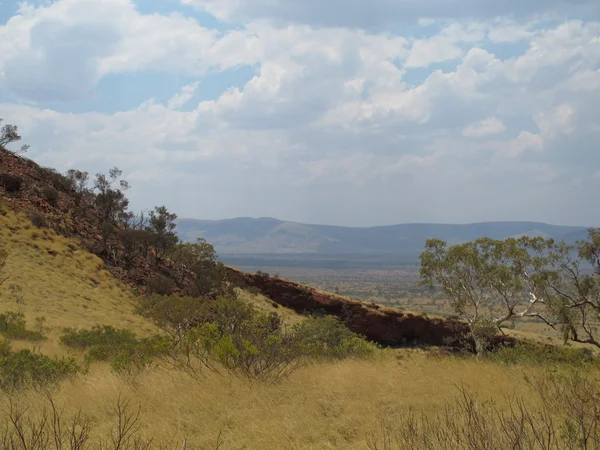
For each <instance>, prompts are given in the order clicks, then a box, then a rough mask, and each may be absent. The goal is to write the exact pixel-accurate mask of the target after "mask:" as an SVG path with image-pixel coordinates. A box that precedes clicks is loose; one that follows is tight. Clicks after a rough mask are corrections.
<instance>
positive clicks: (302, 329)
mask: <svg viewBox="0 0 600 450" xmlns="http://www.w3.org/2000/svg"><path fill="white" fill-rule="evenodd" d="M293 330H294V334H295V339H296V341H297V344H296V345H298V346H299V348H300V351H301V353H302V354H304V355H306V356H309V357H311V358H315V359H343V358H350V357H367V356H370V355H372V354H373V352H374V350H375V349H376V347H375V345H374V344H372V343H370V342H369V341H367V340H366V339H365V338H364V337H363V336H360V335H357V334H356V333H353V332H352V331H350V330H349V329H348V328H346V327H345V326H344V325H343V324H342V323H340V322H339V320H337V319H336V318H335V317H332V316H325V317H315V318H310V319H308V320H306V321H304V322H302V323H299V324H296V325H295V326H294V328H293Z"/></svg>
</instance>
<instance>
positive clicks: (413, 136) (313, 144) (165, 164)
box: [0, 0, 600, 224]
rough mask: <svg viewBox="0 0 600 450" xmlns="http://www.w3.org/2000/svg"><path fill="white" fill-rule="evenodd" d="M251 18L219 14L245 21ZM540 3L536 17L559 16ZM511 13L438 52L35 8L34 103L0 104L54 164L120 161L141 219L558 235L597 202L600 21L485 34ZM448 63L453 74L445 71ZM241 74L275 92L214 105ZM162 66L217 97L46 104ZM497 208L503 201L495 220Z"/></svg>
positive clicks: (3, 43)
mask: <svg viewBox="0 0 600 450" xmlns="http://www.w3.org/2000/svg"><path fill="white" fill-rule="evenodd" d="M99 1H102V2H106V3H105V6H106V9H103V8H99V7H98V6H97V5H98V2H99ZM380 1H382V0H380ZM250 3H252V2H241V1H240V2H238V3H235V2H233V1H232V0H222V1H221V0H220V1H219V2H215V3H211V2H210V1H207V2H205V3H203V4H204V5H205V6H206V7H207V8H208V9H209V10H210V11H212V12H214V13H215V14H217V15H218V16H219V17H227V18H231V17H242V16H244V14H247V12H244V11H246V5H247V4H250ZM272 3H273V4H278V5H279V7H281V8H283V9H286V8H288V9H287V10H286V11H292V12H298V11H296V10H290V9H289V8H292V7H293V5H292V4H291V3H287V2H286V1H284V0H280V1H278V2H272ZM408 3H410V2H408V0H406V2H405V4H408ZM421 3H422V2H421ZM467 3H468V1H465V2H464V3H463V2H461V5H465V4H467ZM496 3H497V2H496ZM496 3H495V4H496ZM534 3H535V5H533V6H522V8H529V9H528V12H532V11H534V10H535V11H538V12H542V10H544V8H545V7H544V6H543V5H542V4H541V3H537V2H534ZM550 3H552V5H558V4H559V3H561V2H558V1H556V2H550ZM254 4H255V5H258V6H260V7H263V8H267V6H268V5H267V4H266V3H261V2H255V3H254ZM411 4H412V5H413V6H414V7H415V8H417V6H418V4H417V2H414V3H411ZM92 5H95V6H92ZM103 5H104V3H103ZM261 5H262V6H261ZM265 5H266V6H265ZM294 5H297V6H296V8H297V9H299V10H302V11H304V10H306V8H308V6H306V5H305V4H304V3H302V2H296V3H294ZM361 5H362V3H361ZM365 5H366V3H365ZM387 5H388V6H389V8H392V10H395V9H394V8H396V6H395V3H392V2H390V3H389V4H387ZM431 5H432V3H431V2H429V3H427V2H425V6H424V7H423V8H421V9H419V11H423V12H427V11H429V12H431V11H432V10H431ZM498 5H499V6H494V5H492V4H491V3H487V2H485V3H484V4H483V6H482V8H483V9H487V10H488V11H489V14H488V13H485V14H484V13H481V14H480V17H481V18H482V19H481V20H477V21H473V22H469V21H466V20H463V21H462V22H460V23H458V22H456V23H448V22H444V23H443V24H444V26H443V28H441V31H439V32H438V31H430V32H429V34H428V35H426V36H423V37H420V38H418V39H414V38H413V37H411V36H408V35H407V36H402V35H396V34H392V33H391V32H390V31H385V32H380V33H377V32H374V31H373V30H374V28H373V29H371V31H370V32H365V31H362V30H360V29H351V28H341V27H329V28H328V27H312V26H308V25H305V24H298V22H302V20H291V19H290V20H289V21H287V22H286V23H285V24H282V23H281V22H279V23H277V24H273V23H272V22H269V21H262V20H260V21H254V22H248V23H246V24H244V26H241V27H239V29H237V30H232V31H226V32H222V33H219V32H217V31H215V30H210V29H207V28H205V27H202V26H201V25H199V24H198V22H196V21H195V20H193V19H190V18H187V17H184V16H183V15H181V14H171V15H160V14H154V15H144V14H141V13H140V12H139V11H137V10H136V9H135V8H134V6H133V4H132V3H131V2H129V1H126V0H96V1H95V2H91V0H57V1H55V2H54V3H52V4H50V5H49V6H47V7H44V8H33V7H29V6H27V7H24V8H23V9H22V13H21V15H20V16H16V17H14V18H12V19H11V20H10V21H9V22H8V23H7V24H6V25H5V26H3V27H0V73H3V75H2V76H0V89H2V90H3V91H4V92H8V93H10V94H12V95H15V96H17V97H19V98H21V99H25V100H27V101H28V102H27V103H25V101H24V100H23V101H22V102H21V104H15V103H8V102H5V103H0V117H3V118H6V119H7V121H9V122H13V123H16V124H18V125H19V127H20V130H22V134H23V136H24V141H25V142H27V143H31V144H32V149H31V155H32V156H33V157H34V158H35V159H36V160H38V161H39V162H41V163H42V164H44V165H49V166H56V167H57V168H59V169H61V170H64V169H66V168H68V167H73V166H79V167H82V168H83V169H86V170H89V171H90V172H92V173H94V172H95V171H98V170H105V169H106V168H108V167H110V166H112V165H115V164H116V165H118V166H120V167H122V168H123V169H124V170H125V172H126V174H128V175H129V176H130V177H131V180H132V182H134V188H133V190H132V193H131V195H132V200H133V202H134V204H135V205H136V206H138V205H141V206H145V207H149V206H152V205H153V204H159V203H164V204H168V205H172V208H173V209H174V210H175V211H176V212H177V213H178V214H179V215H180V216H183V215H191V216H197V217H209V216H210V217H213V218H217V217H219V216H234V215H254V216H259V215H270V216H283V217H284V218H292V219H293V218H294V217H290V216H287V217H286V214H297V215H298V217H296V218H297V219H302V217H305V218H306V219H304V220H309V219H308V218H309V217H317V216H318V217H319V221H321V222H337V223H340V222H341V221H342V219H343V220H348V221H350V222H352V223H354V224H359V223H361V221H363V222H362V223H363V224H364V221H366V220H372V221H376V222H379V223H383V222H388V223H390V222H398V221H413V220H414V221H425V220H434V221H441V220H446V221H448V220H458V221H469V220H485V219H493V218H496V217H493V215H494V214H495V211H497V214H498V215H500V216H502V217H503V218H505V219H510V218H520V217H523V214H528V213H529V212H530V211H532V209H531V208H532V207H535V208H537V209H536V211H545V213H542V216H540V217H534V219H539V220H550V219H553V220H554V219H555V218H557V217H558V216H556V215H553V214H554V213H553V212H552V211H554V210H555V209H556V207H555V206H556V205H553V204H552V201H551V200H547V201H546V200H544V201H543V202H541V203H540V202H539V200H538V199H539V198H540V196H541V195H542V196H543V195H546V196H548V198H549V199H550V198H552V199H554V201H560V199H561V198H562V196H565V197H566V195H567V194H566V193H569V194H570V195H572V194H573V193H574V192H575V191H573V190H574V189H580V190H579V191H576V192H577V196H578V197H579V198H585V196H586V195H590V194H589V193H587V192H586V191H584V188H585V183H583V184H577V183H573V182H572V180H573V179H575V178H576V177H580V178H581V179H588V180H589V179H591V178H593V174H594V171H595V170H596V169H595V168H596V167H598V166H600V155H599V154H598V153H597V152H596V153H594V152H593V151H592V148H593V147H592V144H593V143H594V142H596V143H597V141H598V138H600V128H599V127H598V124H597V111H596V109H597V104H598V102H599V101H600V77H599V75H598V74H599V73H600V72H599V71H598V67H599V64H600V49H599V45H600V44H599V43H598V42H597V36H598V34H599V33H600V23H598V22H592V21H584V22H582V21H562V22H561V23H559V24H558V25H553V26H550V25H548V24H546V25H544V28H541V27H540V26H538V24H537V22H535V21H533V22H530V21H526V22H518V21H517V22H508V21H506V20H500V21H489V22H486V21H485V20H483V18H485V17H488V16H489V15H493V14H491V12H493V11H496V12H498V11H501V10H502V8H505V7H506V6H502V5H500V4H499V3H498ZM515 5H516V3H515ZM540 5H541V6H540ZM438 6H439V8H441V9H444V8H446V11H447V12H448V13H449V12H450V10H449V9H448V8H447V6H444V5H442V4H441V3H439V4H438ZM92 7H94V8H95V9H94V11H96V9H97V10H98V13H97V14H90V13H89V11H90V10H91V8H92ZM323 8H325V9H328V8H330V5H328V4H327V5H324V6H323ZM427 8H429V9H427ZM259 9H260V8H259ZM346 9H348V8H346ZM416 10H417V9H415V11H416ZM282 11H283V10H282ZM306 11H308V10H306ZM300 12H301V11H300ZM522 12H523V14H525V12H526V11H522ZM413 13H414V11H413ZM248 14H249V13H248ZM253 14H254V13H253ZM256 14H258V13H256ZM290 14H291V13H290ZM298 14H300V13H298ZM440 14H441V12H440ZM464 14H466V13H464V12H460V11H459V12H457V13H456V16H460V17H464ZM250 15H252V14H250ZM267 15H268V14H267ZM414 15H415V17H416V16H418V15H420V13H419V14H416V13H414ZM300 16H301V14H300ZM300 16H298V17H300ZM425 16H427V15H425ZM437 16H438V17H439V15H437ZM252 17H254V16H252ZM431 17H436V14H433V15H431ZM280 18H281V17H280ZM323 20H325V19H323ZM340 20H342V19H340ZM289 22H293V23H292V24H290V23H289ZM382 23H383V22H382ZM422 23H423V22H422ZM439 24H440V22H438V21H434V22H432V21H429V22H425V23H423V26H427V27H430V28H429V29H434V30H435V29H436V28H435V27H434V26H435V25H439ZM321 25H323V23H321ZM85 36H87V37H85ZM511 42H512V43H514V42H518V43H519V46H518V49H516V50H515V52H516V53H515V54H513V55H509V56H507V55H506V53H503V50H502V49H501V47H495V45H493V44H494V43H511ZM490 43H491V44H490ZM523 44H527V45H526V49H525V50H520V49H522V48H523ZM15 49H17V50H18V51H17V50H15ZM65 55H69V58H68V59H65V58H66V56H65ZM60 58H63V59H62V61H63V62H64V64H62V65H58V64H55V61H57V60H58V59H60ZM452 61H455V62H454V63H453V64H451V62H452ZM438 63H444V65H443V67H444V69H443V70H442V69H436V70H433V69H430V70H428V71H425V69H426V68H427V67H429V66H431V65H433V64H438ZM237 66H252V67H253V69H254V72H255V76H254V77H253V78H251V79H250V80H249V81H248V82H246V83H245V84H243V85H234V86H232V87H231V88H229V89H227V90H226V91H224V92H222V93H220V95H215V96H214V99H211V100H203V101H200V100H194V99H197V98H198V95H197V94H198V91H199V90H200V89H201V88H203V81H204V80H203V77H204V76H205V75H206V74H207V73H208V72H210V73H212V74H214V73H218V72H219V71H220V70H222V69H227V68H232V67H237ZM411 69H416V71H417V72H418V73H423V79H422V80H420V81H415V79H413V78H411V77H412V76H413V75H414V72H411ZM144 70H157V71H161V72H167V73H171V74H173V75H174V76H189V75H191V76H194V77H195V78H196V79H197V80H198V81H196V82H193V83H190V82H189V81H187V79H186V81H185V86H182V87H181V89H180V91H179V92H178V93H177V94H175V95H173V96H172V98H170V99H168V100H164V101H162V102H160V101H158V100H156V99H155V98H153V97H154V96H155V94H154V93H153V92H152V91H149V92H148V96H147V101H146V102H144V103H143V104H141V105H139V107H138V108H135V109H132V110H129V111H117V112H113V113H97V112H87V113H80V114H68V113H59V112H56V111H53V110H52V109H50V108H46V107H45V106H44V105H45V103H44V101H45V100H48V99H54V100H56V99H60V100H76V99H81V98H87V97H86V96H87V95H89V92H91V91H93V89H94V87H95V86H96V85H97V83H98V82H99V80H101V79H102V77H104V76H107V75H108V74H112V75H115V74H116V75H118V74H120V73H126V72H139V73H143V71H144ZM182 84H183V83H182ZM115 95H116V94H115ZM118 95H126V93H120V94H118ZM36 102H37V103H39V104H40V106H39V107H34V106H33V105H35V103H36ZM194 102H195V103H194ZM26 105H28V106H26ZM184 106H185V108H183V107H184ZM63 110H64V109H63ZM565 180H567V181H565ZM165 184H168V185H169V186H168V189H164V186H162V187H161V185H165ZM541 185H543V186H544V188H543V189H542V188H541V187H540V186H541ZM567 186H568V187H567ZM494 196H501V197H502V196H503V197H502V198H501V199H500V200H498V202H493V203H494V204H493V205H490V202H489V201H488V200H486V199H489V198H491V197H494ZM494 198H495V197H494ZM571 198H573V197H572V196H571ZM511 199H512V201H511ZM289 204H291V205H292V206H285V205H289ZM423 205H429V206H428V207H427V208H424V207H423ZM359 207H360V208H359ZM251 208H254V209H251ZM569 208H573V209H572V210H569V211H572V212H573V214H576V216H577V217H575V218H573V222H579V221H581V222H583V221H584V219H585V221H588V222H589V219H590V218H592V217H595V218H596V219H598V220H600V216H598V215H597V214H598V213H594V212H590V211H589V208H584V207H581V208H579V209H577V208H576V207H575V206H573V205H569ZM357 209H360V211H361V212H360V213H357V212H356V211H357ZM340 211H341V212H340ZM544 214H545V215H544ZM594 214H595V215H594ZM300 216H302V217H300ZM517 216H518V217H517ZM368 218H371V219H368ZM558 218H560V217H558Z"/></svg>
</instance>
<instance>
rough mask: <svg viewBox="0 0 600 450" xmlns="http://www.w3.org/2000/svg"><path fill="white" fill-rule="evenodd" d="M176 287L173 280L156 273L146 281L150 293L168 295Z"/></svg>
mask: <svg viewBox="0 0 600 450" xmlns="http://www.w3.org/2000/svg"><path fill="white" fill-rule="evenodd" d="M175 287H176V283H175V281H173V280H172V279H171V278H169V277H166V276H164V275H160V274H158V275H156V276H155V277H154V278H152V279H151V280H150V282H149V283H148V289H149V291H150V294H158V295H169V294H171V293H172V292H173V290H174V289H175Z"/></svg>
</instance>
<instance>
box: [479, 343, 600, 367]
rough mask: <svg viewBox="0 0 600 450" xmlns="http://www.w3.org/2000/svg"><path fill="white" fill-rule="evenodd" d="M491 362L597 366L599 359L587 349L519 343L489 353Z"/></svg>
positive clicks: (488, 356)
mask: <svg viewBox="0 0 600 450" xmlns="http://www.w3.org/2000/svg"><path fill="white" fill-rule="evenodd" d="M487 358H488V359H489V360H491V361H495V362H500V363H505V364H535V365H541V364H549V363H559V364H566V365H568V366H589V365H598V364H599V363H600V359H598V358H597V357H595V356H594V352H593V351H592V350H591V349H589V348H581V349H580V348H569V347H557V346H550V345H548V346H542V345H537V344H530V343H519V344H517V345H516V346H514V347H501V348H499V349H498V350H496V351H494V352H492V353H489V354H488V355H487Z"/></svg>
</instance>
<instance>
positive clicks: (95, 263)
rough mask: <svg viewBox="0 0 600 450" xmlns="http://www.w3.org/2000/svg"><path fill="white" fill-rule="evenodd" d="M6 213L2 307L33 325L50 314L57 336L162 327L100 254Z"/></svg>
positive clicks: (0, 224) (290, 316)
mask: <svg viewBox="0 0 600 450" xmlns="http://www.w3.org/2000/svg"><path fill="white" fill-rule="evenodd" d="M5 212H6V215H0V243H1V244H2V245H3V246H4V247H5V248H6V249H7V250H8V252H9V259H8V263H7V267H6V272H7V274H8V275H10V279H9V280H8V281H7V282H6V283H5V284H4V285H3V286H0V312H3V311H7V310H13V311H17V310H21V311H22V312H23V313H24V314H25V318H26V320H27V323H28V327H29V328H32V327H33V326H34V323H35V318H36V317H40V316H44V317H46V325H47V326H49V327H50V328H51V329H52V330H51V332H50V333H49V336H50V337H51V338H55V337H57V336H58V334H59V333H60V330H61V329H62V328H64V327H77V328H90V327H92V326H94V325H98V324H102V325H112V326H114V327H118V328H129V329H132V330H134V331H135V332H136V333H138V334H139V335H146V334H148V333H152V332H155V331H156V329H155V327H154V326H153V325H152V324H151V323H150V322H148V321H146V320H145V319H143V318H142V317H140V316H138V315H136V314H135V312H134V309H135V299H136V294H135V293H134V292H133V290H132V289H131V288H130V287H129V286H126V285H125V284H123V283H121V282H120V281H118V280H116V279H115V278H114V277H112V275H111V274H110V273H109V272H108V271H107V270H105V269H104V268H103V262H102V260H101V259H100V258H98V257H97V256H96V255H93V254H91V253H89V252H87V251H85V250H82V249H81V247H80V246H79V242H78V241H77V240H75V239H68V238H65V237H63V236H60V235H57V234H56V233H55V232H54V231H52V230H49V229H38V228H36V227H34V226H33V225H32V224H31V222H30V220H29V219H28V218H27V217H26V216H24V215H22V214H15V213H13V212H9V211H5ZM49 251H51V252H56V254H55V255H53V254H50V253H49ZM12 284H15V285H18V286H20V287H21V288H22V292H21V295H22V296H23V298H24V303H23V304H20V305H19V304H17V303H16V302H15V299H14V297H13V296H12V295H11V291H10V289H9V287H10V285H12ZM241 295H242V296H243V298H245V299H246V300H247V301H249V302H250V303H252V304H253V305H255V306H256V307H257V308H259V309H261V310H264V311H268V312H270V311H276V312H278V313H279V314H281V315H282V316H283V318H284V321H285V322H286V323H289V324H292V323H295V322H297V321H298V320H301V316H299V315H298V314H296V313H295V312H293V311H291V310H287V309H285V308H283V307H279V308H277V309H276V308H274V307H273V306H271V303H270V302H269V301H268V300H267V299H266V298H265V297H263V296H261V295H255V294H250V293H247V292H241ZM54 341H55V339H50V340H49V342H48V344H47V345H45V347H44V350H45V351H46V352H50V353H53V354H55V353H60V352H61V349H60V348H59V347H58V345H57V344H55V342H54ZM18 346H19V344H18V343H17V347H18Z"/></svg>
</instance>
